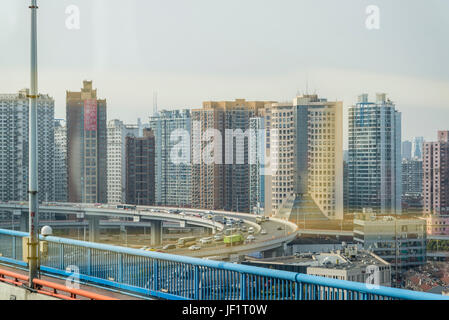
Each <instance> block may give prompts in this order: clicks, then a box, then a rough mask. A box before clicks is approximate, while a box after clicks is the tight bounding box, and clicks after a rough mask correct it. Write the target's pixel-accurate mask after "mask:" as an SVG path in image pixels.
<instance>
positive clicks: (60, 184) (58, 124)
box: [55, 120, 68, 202]
mask: <svg viewBox="0 0 449 320" xmlns="http://www.w3.org/2000/svg"><path fill="white" fill-rule="evenodd" d="M67 199H68V194H67V127H66V124H65V121H64V120H55V201H56V202H67Z"/></svg>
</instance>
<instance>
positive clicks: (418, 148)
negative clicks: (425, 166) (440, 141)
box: [412, 137, 424, 160]
mask: <svg viewBox="0 0 449 320" xmlns="http://www.w3.org/2000/svg"><path fill="white" fill-rule="evenodd" d="M423 145H424V138H423V137H415V138H413V146H412V158H415V159H419V160H422V154H423Z"/></svg>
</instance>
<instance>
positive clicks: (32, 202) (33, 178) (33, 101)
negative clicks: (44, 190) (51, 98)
mask: <svg viewBox="0 0 449 320" xmlns="http://www.w3.org/2000/svg"><path fill="white" fill-rule="evenodd" d="M29 8H30V9H31V88H30V89H31V92H30V95H29V98H30V115H29V118H30V119H29V121H30V123H29V130H30V131H29V187H28V197H29V231H30V240H29V247H28V253H29V254H28V258H29V260H28V264H29V281H30V282H29V286H30V288H33V287H34V284H33V279H36V278H37V277H38V257H39V251H38V248H39V237H38V197H37V192H38V182H37V179H38V177H37V173H38V171H37V170H38V166H37V99H38V89H37V8H38V7H37V4H36V0H31V6H30V7H29Z"/></svg>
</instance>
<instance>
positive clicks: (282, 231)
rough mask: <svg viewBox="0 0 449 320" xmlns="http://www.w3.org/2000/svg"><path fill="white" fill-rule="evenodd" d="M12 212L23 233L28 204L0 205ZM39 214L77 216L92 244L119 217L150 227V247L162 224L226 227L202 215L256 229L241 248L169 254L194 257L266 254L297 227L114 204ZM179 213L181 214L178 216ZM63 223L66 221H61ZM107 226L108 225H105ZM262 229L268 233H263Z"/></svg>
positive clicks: (64, 206)
mask: <svg viewBox="0 0 449 320" xmlns="http://www.w3.org/2000/svg"><path fill="white" fill-rule="evenodd" d="M1 211H3V212H11V213H15V214H16V215H18V216H20V221H21V222H20V226H21V228H20V229H21V231H26V230H24V228H26V226H27V216H28V204H27V203H25V202H22V203H15V202H12V203H11V202H9V203H0V212H1ZM39 212H40V213H55V214H59V215H66V216H68V215H72V216H73V215H75V216H76V218H77V220H78V221H80V222H83V223H85V224H87V225H88V228H89V241H91V242H98V239H99V230H100V226H101V219H104V218H109V219H113V218H120V219H129V220H130V221H132V223H133V225H134V226H139V224H140V223H142V224H143V225H146V226H148V224H149V225H150V226H151V242H152V243H151V244H152V246H160V245H161V244H162V223H163V222H170V223H177V224H178V225H179V226H180V227H186V226H199V227H204V228H209V229H210V230H211V233H212V234H214V233H216V232H220V231H223V230H224V228H225V226H224V225H223V224H222V223H219V222H217V221H214V220H212V219H206V218H204V217H200V216H198V215H199V214H203V215H208V214H211V215H212V216H214V217H227V218H234V219H242V220H243V221H244V223H246V224H247V225H249V226H253V227H254V229H255V230H256V231H255V240H254V241H253V242H251V243H246V244H243V245H239V246H232V247H226V246H225V245H224V244H222V245H220V246H214V247H205V248H202V249H201V250H198V251H190V250H186V249H176V250H174V251H170V253H173V254H181V255H188V256H193V257H210V256H221V257H225V258H229V257H230V256H232V255H244V254H248V253H251V252H263V251H268V250H273V249H276V248H279V247H283V246H284V245H286V244H287V243H289V242H291V241H292V240H294V239H295V238H296V232H297V226H296V224H293V223H291V222H288V221H285V220H279V219H275V218H271V219H270V220H269V221H266V222H264V223H263V226H260V225H259V224H257V223H256V219H257V216H255V215H252V214H245V213H235V212H227V211H210V210H202V209H180V208H167V207H149V206H136V207H135V209H134V208H133V209H131V210H129V209H128V210H127V209H118V208H117V206H113V205H91V204H73V203H46V204H43V205H41V206H39ZM175 212H179V213H175ZM61 223H62V224H63V223H64V222H61ZM103 224H105V222H103ZM262 229H264V230H265V232H263V234H262V232H261V231H262Z"/></svg>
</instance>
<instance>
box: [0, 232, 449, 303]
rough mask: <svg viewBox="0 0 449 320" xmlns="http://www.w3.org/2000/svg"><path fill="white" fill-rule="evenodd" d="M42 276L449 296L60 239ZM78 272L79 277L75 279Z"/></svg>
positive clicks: (16, 240) (18, 244)
mask: <svg viewBox="0 0 449 320" xmlns="http://www.w3.org/2000/svg"><path fill="white" fill-rule="evenodd" d="M27 236H28V234H27V233H23V232H17V231H10V230H2V229H0V261H3V262H7V263H12V264H15V265H19V266H24V267H25V266H26V263H25V262H23V261H22V238H23V237H27ZM41 240H45V241H46V242H47V244H48V250H47V254H46V255H45V256H42V257H41V271H43V272H46V273H51V274H55V275H62V276H66V277H69V276H72V277H74V276H75V277H76V276H78V277H79V279H80V280H81V281H86V282H91V283H95V284H97V285H103V286H109V287H113V288H118V289H121V290H126V291H129V292H133V293H138V294H143V295H147V296H152V297H159V298H164V299H195V300H349V299H354V300H391V299H406V300H441V299H449V297H445V296H441V295H435V294H429V293H423V292H415V291H409V290H401V289H396V288H388V287H375V288H374V287H370V286H369V285H366V284H363V283H358V282H348V281H343V280H335V279H329V278H322V277H316V276H310V275H306V274H297V273H293V272H287V271H279V270H271V269H265V268H259V267H252V266H246V265H240V264H233V263H226V262H218V261H212V260H203V259H198V258H190V257H185V256H177V255H171V254H165V253H158V252H147V251H142V250H136V249H129V248H122V247H116V246H110V245H104V244H98V243H90V242H84V241H77V240H70V239H64V238H57V237H46V238H45V239H44V238H42V237H41ZM73 270H78V272H79V274H78V273H77V274H75V275H74V274H73Z"/></svg>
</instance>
